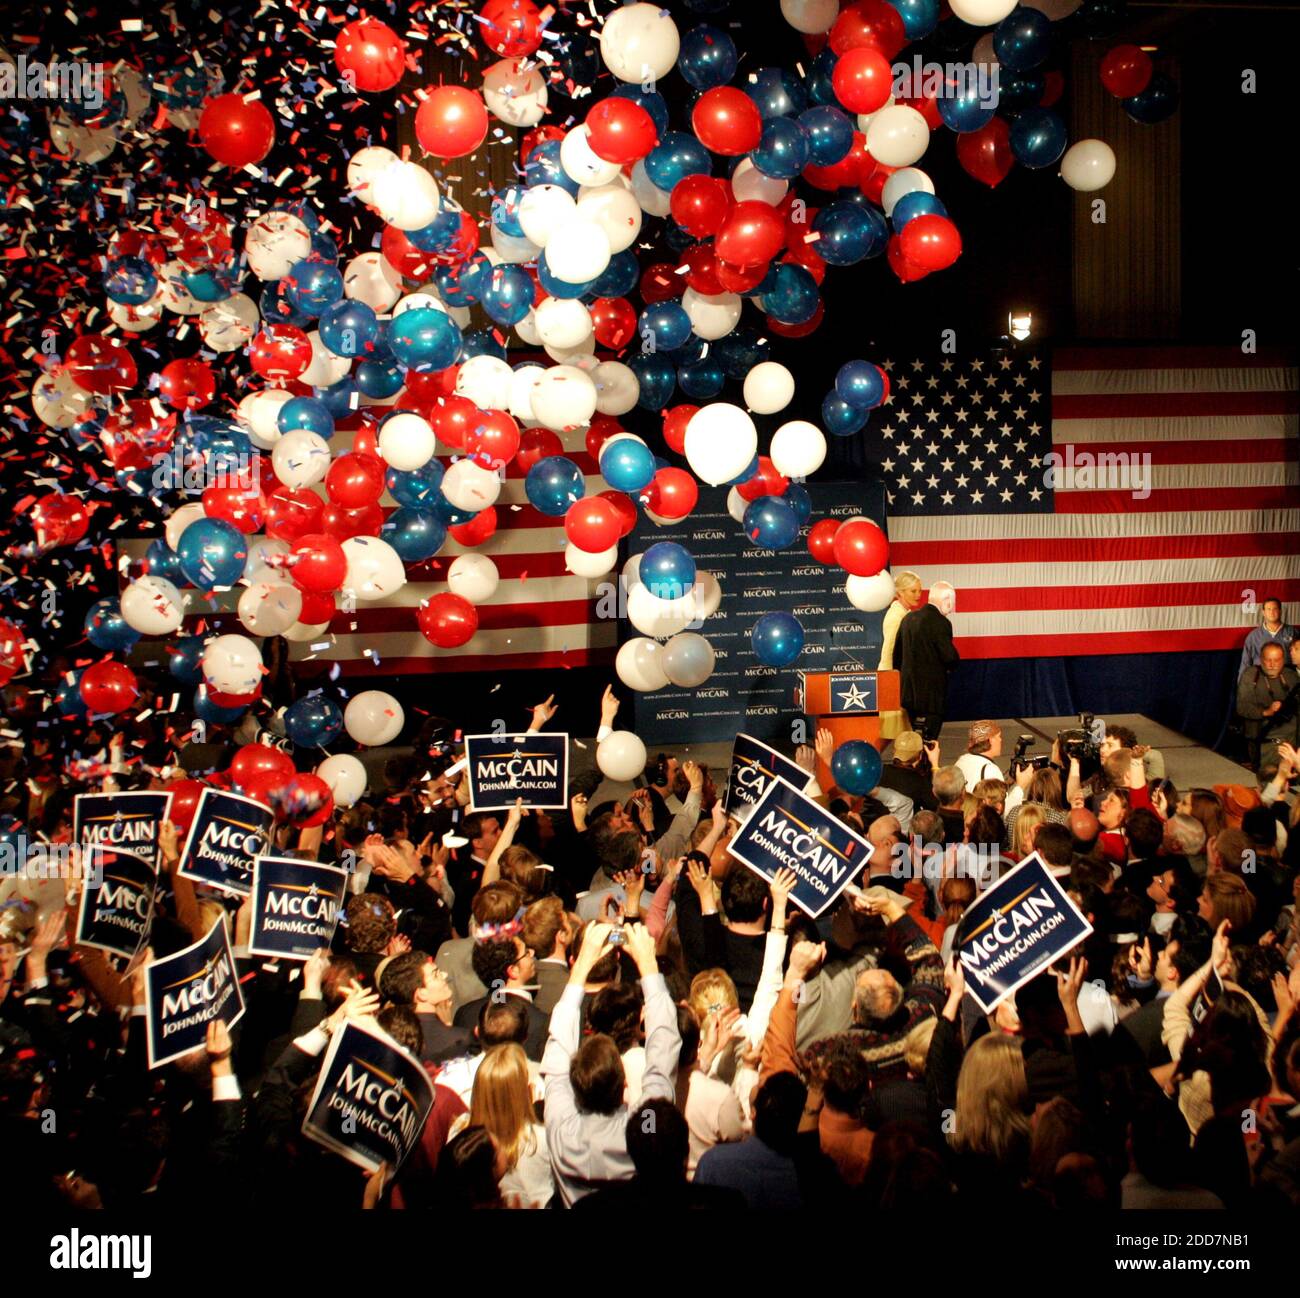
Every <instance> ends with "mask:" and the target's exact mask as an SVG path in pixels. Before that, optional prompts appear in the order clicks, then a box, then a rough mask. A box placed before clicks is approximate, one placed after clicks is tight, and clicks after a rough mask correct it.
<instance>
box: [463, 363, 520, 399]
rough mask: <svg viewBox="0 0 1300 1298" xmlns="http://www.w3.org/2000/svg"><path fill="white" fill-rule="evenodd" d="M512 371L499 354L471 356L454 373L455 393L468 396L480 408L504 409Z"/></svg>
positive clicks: (508, 395) (508, 394)
mask: <svg viewBox="0 0 1300 1298" xmlns="http://www.w3.org/2000/svg"><path fill="white" fill-rule="evenodd" d="M513 373H514V371H513V370H512V369H511V368H510V366H509V365H507V364H506V363H505V361H503V360H502V359H501V358H500V357H499V356H471V357H470V358H469V360H467V361H466V362H465V363H464V365H462V366H461V367H460V369H459V370H458V371H457V373H456V395H457V396H458V397H468V398H469V399H470V400H471V401H472V402H473V403H474V404H475V405H476V406H478V408H479V409H480V410H504V409H505V408H506V407H507V406H508V405H509V404H510V383H511V377H512V375H513Z"/></svg>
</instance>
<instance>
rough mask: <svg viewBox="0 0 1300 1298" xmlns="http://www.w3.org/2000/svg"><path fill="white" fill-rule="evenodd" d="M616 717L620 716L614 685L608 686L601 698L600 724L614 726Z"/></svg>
mask: <svg viewBox="0 0 1300 1298" xmlns="http://www.w3.org/2000/svg"><path fill="white" fill-rule="evenodd" d="M616 716H618V695H617V694H615V693H614V687H613V686H612V685H606V686H605V692H604V694H602V695H601V696H600V724H601V725H602V726H612V725H613V724H614V718H615V717H616Z"/></svg>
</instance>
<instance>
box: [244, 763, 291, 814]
mask: <svg viewBox="0 0 1300 1298" xmlns="http://www.w3.org/2000/svg"><path fill="white" fill-rule="evenodd" d="M287 783H288V781H287V780H285V778H284V777H283V776H281V775H279V774H278V773H277V772H275V771H258V772H257V773H256V774H255V775H250V776H249V777H248V779H247V780H245V781H243V783H242V784H240V786H239V790H240V792H241V793H242V794H243V795H244V796H245V797H246V798H252V799H254V800H255V801H257V802H260V803H261V804H262V806H264V807H274V806H275V805H276V799H277V798H279V797H280V795H281V792H282V791H283V789H284V786H285V785H286V784H287Z"/></svg>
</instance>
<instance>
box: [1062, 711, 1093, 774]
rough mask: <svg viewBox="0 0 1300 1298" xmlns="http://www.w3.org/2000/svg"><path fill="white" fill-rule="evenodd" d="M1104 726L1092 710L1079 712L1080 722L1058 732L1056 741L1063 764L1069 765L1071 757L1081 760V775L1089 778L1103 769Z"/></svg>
mask: <svg viewBox="0 0 1300 1298" xmlns="http://www.w3.org/2000/svg"><path fill="white" fill-rule="evenodd" d="M1104 734H1105V732H1104V728H1103V727H1102V726H1101V725H1100V724H1099V723H1098V721H1097V718H1096V717H1095V716H1094V715H1093V714H1092V713H1091V712H1080V713H1079V724H1078V726H1077V727H1073V726H1072V727H1071V728H1070V729H1069V730H1061V731H1058V732H1057V735H1056V742H1057V743H1058V744H1059V745H1060V749H1061V764H1062V765H1063V766H1065V767H1067V768H1068V767H1069V765H1070V759H1071V758H1077V759H1078V761H1079V777H1080V778H1081V779H1084V780H1086V779H1088V777H1089V776H1091V775H1095V774H1096V773H1097V772H1098V771H1099V770H1101V741H1102V739H1103V738H1104Z"/></svg>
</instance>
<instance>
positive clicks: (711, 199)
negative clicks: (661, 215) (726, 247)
mask: <svg viewBox="0 0 1300 1298" xmlns="http://www.w3.org/2000/svg"><path fill="white" fill-rule="evenodd" d="M670 203H671V206H672V215H673V220H674V221H676V222H677V224H678V225H680V226H681V227H682V229H683V230H685V231H686V233H687V234H693V235H694V236H695V237H696V238H697V239H707V238H710V237H711V236H713V235H715V234H717V232H718V231H719V230H720V229H722V223H723V221H725V220H726V219H727V212H728V210H729V209H730V207H731V186H730V185H728V184H727V182H726V181H725V180H720V179H719V178H718V177H716V176H701V175H693V176H683V177H682V178H681V180H679V181H678V182H677V184H676V185H674V186H673V192H672V195H671V198H670Z"/></svg>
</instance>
